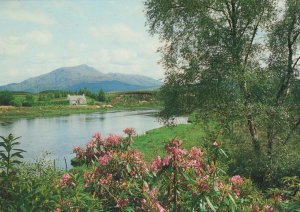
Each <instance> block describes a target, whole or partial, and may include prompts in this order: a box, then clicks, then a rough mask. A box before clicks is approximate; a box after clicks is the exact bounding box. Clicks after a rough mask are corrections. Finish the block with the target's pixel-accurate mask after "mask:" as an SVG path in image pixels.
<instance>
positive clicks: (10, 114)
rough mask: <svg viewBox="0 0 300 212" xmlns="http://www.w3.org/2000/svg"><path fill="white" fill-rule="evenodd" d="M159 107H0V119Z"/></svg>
mask: <svg viewBox="0 0 300 212" xmlns="http://www.w3.org/2000/svg"><path fill="white" fill-rule="evenodd" d="M146 109H159V108H158V107H145V106H134V107H122V106H118V107H113V108H99V107H97V106H92V105H91V106H68V105H59V106H40V107H38V106H35V107H15V108H9V109H0V120H9V119H19V118H35V117H53V116H66V115H70V114H79V113H86V114H88V113H96V112H108V111H123V110H146Z"/></svg>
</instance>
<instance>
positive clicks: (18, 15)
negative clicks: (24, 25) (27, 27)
mask: <svg viewBox="0 0 300 212" xmlns="http://www.w3.org/2000/svg"><path fill="white" fill-rule="evenodd" d="M0 17H1V19H8V20H13V21H19V22H31V23H35V24H42V25H52V24H53V23H54V20H53V19H52V18H51V17H50V16H48V15H47V14H45V13H42V12H40V11H28V10H25V9H22V8H18V7H17V8H13V9H7V10H2V11H1V13H0Z"/></svg>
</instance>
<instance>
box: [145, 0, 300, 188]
mask: <svg viewBox="0 0 300 212" xmlns="http://www.w3.org/2000/svg"><path fill="white" fill-rule="evenodd" d="M275 2H276V1H273V0H264V1H258V0H257V1H256V0H255V1H244V0H236V1H234V0H230V1H211V0H197V1H196V0H192V1H189V2H186V1H176V3H175V2H174V1H172V0H166V1H160V0H146V1H145V7H146V16H147V24H148V26H149V30H150V33H151V34H158V35H159V36H160V38H161V39H162V40H164V41H166V42H164V45H163V46H162V47H161V48H160V49H159V51H160V52H161V54H162V59H161V63H162V65H163V66H164V69H165V73H166V77H165V84H164V86H163V87H162V89H161V96H162V100H163V102H164V109H163V111H162V112H161V116H162V117H164V118H170V117H173V116H174V115H177V114H184V113H191V112H194V113H195V114H197V116H198V120H201V122H202V123H203V122H204V123H211V122H213V123H216V126H218V127H217V128H216V130H217V132H215V133H214V134H213V135H214V136H218V135H222V136H223V137H224V138H226V139H228V140H230V142H232V143H233V144H236V143H241V145H245V146H247V147H248V150H247V151H249V148H252V150H253V151H250V153H249V154H247V152H246V151H245V152H243V154H241V155H239V157H237V158H236V160H237V161H238V160H241V162H243V163H244V162H245V161H247V162H245V163H244V164H243V165H238V166H237V167H238V169H239V170H241V169H243V171H245V170H246V169H252V170H247V171H246V172H247V173H248V176H252V177H253V180H257V181H256V182H257V183H259V184H260V183H262V181H264V180H265V183H267V184H268V185H269V186H270V185H272V184H273V183H277V182H278V181H279V179H280V178H281V177H282V175H281V174H280V172H282V174H283V173H287V174H289V173H288V172H289V171H293V170H295V168H294V167H295V166H294V165H293V167H292V166H288V167H289V168H290V169H289V171H287V169H285V168H284V167H285V165H284V163H287V164H288V163H291V164H294V160H293V157H283V155H282V154H278V153H283V152H285V151H284V150H285V149H287V147H286V145H287V143H289V142H290V143H291V142H293V140H297V138H298V137H299V132H300V131H299V126H300V105H299V101H298V99H299V98H298V96H299V94H298V93H299V78H297V76H298V74H299V61H300V60H299V51H298V50H299V47H300V33H299V29H300V19H299V10H300V2H299V1H297V0H286V1H284V3H285V7H284V8H283V10H281V8H277V7H276V4H275ZM259 32H262V33H259ZM249 144H250V146H249ZM252 153H253V154H252ZM278 155H282V157H281V156H280V157H279V156H278ZM244 158H245V159H244ZM283 158H285V161H284V163H281V162H280V159H283ZM256 160H261V161H260V163H258V162H257V161H256ZM237 163H238V162H237ZM237 167H235V168H237ZM242 167H244V168H242ZM246 172H243V173H246ZM290 174H291V173H290ZM254 175H256V176H257V177H255V176H254ZM259 176H260V179H258V178H259ZM262 178H264V179H262ZM271 178H272V179H271ZM266 179H267V180H266Z"/></svg>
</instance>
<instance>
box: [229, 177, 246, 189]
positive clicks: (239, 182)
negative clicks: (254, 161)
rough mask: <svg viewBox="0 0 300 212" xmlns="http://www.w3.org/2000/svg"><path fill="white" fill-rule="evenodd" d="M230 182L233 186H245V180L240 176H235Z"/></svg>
mask: <svg viewBox="0 0 300 212" xmlns="http://www.w3.org/2000/svg"><path fill="white" fill-rule="evenodd" d="M230 182H231V183H232V184H233V185H237V186H240V185H243V183H244V180H243V178H241V176H240V175H235V176H233V177H231V178H230Z"/></svg>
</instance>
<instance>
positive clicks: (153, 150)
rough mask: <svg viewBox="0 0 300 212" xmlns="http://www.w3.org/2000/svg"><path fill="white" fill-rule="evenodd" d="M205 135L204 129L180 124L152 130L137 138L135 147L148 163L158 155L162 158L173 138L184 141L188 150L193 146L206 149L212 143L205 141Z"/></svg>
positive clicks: (193, 125)
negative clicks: (166, 146)
mask: <svg viewBox="0 0 300 212" xmlns="http://www.w3.org/2000/svg"><path fill="white" fill-rule="evenodd" d="M204 135H205V133H204V130H203V128H201V127H200V126H198V125H195V124H180V125H177V126H173V127H162V128H158V129H154V130H150V131H148V132H147V133H146V134H145V135H141V136H137V137H135V138H134V143H133V146H134V147H135V148H137V149H138V150H140V151H141V152H143V153H144V156H145V160H146V161H150V160H152V159H153V158H154V157H156V156H157V155H160V156H162V155H163V154H164V152H165V150H164V148H165V145H166V144H167V143H168V142H169V141H170V139H173V138H177V139H180V140H182V141H183V147H184V148H186V149H190V148H191V147H193V146H200V147H203V148H206V147H207V146H208V145H210V143H208V142H206V141H205V139H204Z"/></svg>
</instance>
